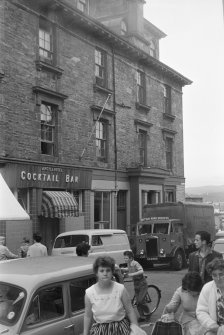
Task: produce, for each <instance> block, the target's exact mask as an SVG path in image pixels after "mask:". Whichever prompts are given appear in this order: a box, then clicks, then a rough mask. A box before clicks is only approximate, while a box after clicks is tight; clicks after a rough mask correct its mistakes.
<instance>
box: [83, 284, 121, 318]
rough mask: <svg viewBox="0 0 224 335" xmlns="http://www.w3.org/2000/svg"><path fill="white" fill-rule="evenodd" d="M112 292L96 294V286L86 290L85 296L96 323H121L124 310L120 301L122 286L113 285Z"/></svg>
mask: <svg viewBox="0 0 224 335" xmlns="http://www.w3.org/2000/svg"><path fill="white" fill-rule="evenodd" d="M113 284H114V286H113V289H112V292H111V293H109V294H98V293H97V291H96V284H95V285H92V286H91V287H89V288H88V289H87V290H86V295H87V297H88V298H89V300H90V302H91V304H92V312H93V318H94V320H95V321H96V322H97V323H108V322H112V321H121V320H122V319H124V317H125V309H124V306H123V303H122V300H121V297H122V294H123V291H124V285H122V284H119V283H117V282H114V283H113Z"/></svg>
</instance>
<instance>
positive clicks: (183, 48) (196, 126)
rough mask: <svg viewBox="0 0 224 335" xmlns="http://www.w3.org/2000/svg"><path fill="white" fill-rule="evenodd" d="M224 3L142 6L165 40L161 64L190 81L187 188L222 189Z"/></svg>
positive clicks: (170, 1)
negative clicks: (211, 186)
mask: <svg viewBox="0 0 224 335" xmlns="http://www.w3.org/2000/svg"><path fill="white" fill-rule="evenodd" d="M222 1H223V0H146V4H145V6H144V16H145V18H146V19H147V20H149V21H150V22H151V23H153V24H154V25H155V26H156V27H158V28H159V29H160V30H162V31H163V32H164V33H165V34H166V35H167V36H166V37H165V38H163V39H161V40H160V60H161V61H162V62H163V63H165V64H167V65H168V66H170V67H172V68H173V69H175V70H176V71H178V72H180V73H181V74H182V75H184V76H185V77H187V78H189V79H190V80H192V81H193V84H191V85H189V86H185V87H184V88H183V119H184V160H185V164H184V165H185V178H186V187H195V186H206V185H224V84H223V78H224V20H223V15H224V12H223V6H222V3H223V2H222Z"/></svg>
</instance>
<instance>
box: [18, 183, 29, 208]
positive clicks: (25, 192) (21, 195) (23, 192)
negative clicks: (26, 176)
mask: <svg viewBox="0 0 224 335" xmlns="http://www.w3.org/2000/svg"><path fill="white" fill-rule="evenodd" d="M29 195H30V194H29V189H27V188H19V189H18V194H17V199H18V202H19V203H20V205H21V206H22V207H23V208H24V209H25V211H26V212H27V213H29V207H30V206H29Z"/></svg>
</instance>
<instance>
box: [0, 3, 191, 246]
mask: <svg viewBox="0 0 224 335" xmlns="http://www.w3.org/2000/svg"><path fill="white" fill-rule="evenodd" d="M143 6H144V1H143V0H91V1H88V0H60V1H58V0H10V1H9V0H2V1H1V4H0V172H1V173H2V175H3V176H4V178H5V180H6V182H7V184H8V186H9V187H10V189H11V190H12V191H13V193H14V195H15V196H16V197H17V199H18V201H19V202H20V203H21V204H22V205H23V207H24V208H26V210H27V211H28V213H29V214H30V217H31V221H29V222H20V223H18V222H3V221H1V222H0V234H6V237H7V241H8V245H9V246H14V249H15V248H16V247H17V244H18V243H19V242H20V241H21V239H22V237H23V236H24V235H28V236H31V234H32V233H33V232H37V231H38V232H40V233H41V234H42V236H43V241H44V243H46V244H47V246H48V247H49V249H50V248H51V246H52V242H53V240H54V237H55V236H56V235H57V234H58V233H59V232H62V231H65V230H72V229H73V230H74V229H79V228H85V229H88V228H100V227H105V228H108V227H109V228H119V229H125V230H126V231H127V232H128V233H130V232H131V231H132V228H133V227H134V226H135V224H136V222H137V221H138V220H139V219H140V218H141V215H142V206H143V205H144V204H145V203H157V202H167V201H178V200H183V199H184V157H183V116H182V88H183V86H185V85H189V84H191V81H190V80H189V79H187V78H185V77H184V76H183V75H181V74H180V73H178V72H176V71H175V70H173V69H171V68H170V67H168V66H167V65H165V64H163V63H162V62H161V61H160V60H159V40H160V39H161V38H164V37H165V34H164V33H163V32H162V31H161V30H159V29H158V28H157V27H155V26H154V25H152V24H151V23H150V22H148V21H147V20H146V19H144V17H143ZM15 241H16V242H15ZM18 241H19V242H18ZM12 249H13V247H12Z"/></svg>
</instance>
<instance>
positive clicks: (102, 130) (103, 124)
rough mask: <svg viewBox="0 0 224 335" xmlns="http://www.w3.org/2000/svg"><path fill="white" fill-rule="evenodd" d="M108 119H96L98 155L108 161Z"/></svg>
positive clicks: (100, 158)
mask: <svg viewBox="0 0 224 335" xmlns="http://www.w3.org/2000/svg"><path fill="white" fill-rule="evenodd" d="M107 129H108V127H107V121H104V120H99V121H96V157H97V158H98V159H99V160H102V161H104V162H106V161H107Z"/></svg>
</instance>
